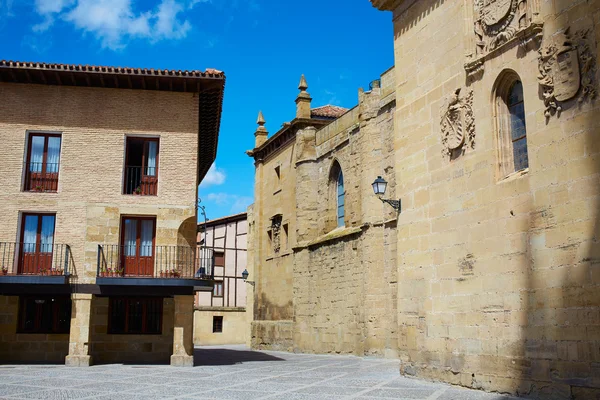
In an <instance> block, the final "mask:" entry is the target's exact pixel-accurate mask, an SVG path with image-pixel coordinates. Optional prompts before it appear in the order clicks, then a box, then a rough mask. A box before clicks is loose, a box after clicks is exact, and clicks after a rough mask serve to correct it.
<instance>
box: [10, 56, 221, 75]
mask: <svg viewBox="0 0 600 400" xmlns="http://www.w3.org/2000/svg"><path fill="white" fill-rule="evenodd" d="M0 67H9V68H23V69H37V70H52V71H74V72H100V73H105V74H107V73H108V74H119V75H147V76H172V77H207V76H211V77H222V76H224V74H223V71H219V70H217V69H212V68H208V69H207V70H206V71H205V72H202V71H199V70H192V71H187V70H185V71H181V70H169V69H154V68H130V67H110V66H102V65H80V64H51V63H42V62H27V61H11V60H0Z"/></svg>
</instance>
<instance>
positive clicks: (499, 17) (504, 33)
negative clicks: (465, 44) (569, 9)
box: [465, 0, 542, 76]
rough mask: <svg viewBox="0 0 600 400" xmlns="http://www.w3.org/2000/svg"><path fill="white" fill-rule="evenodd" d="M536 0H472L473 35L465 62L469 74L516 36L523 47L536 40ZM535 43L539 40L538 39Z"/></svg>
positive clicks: (539, 27) (480, 68)
mask: <svg viewBox="0 0 600 400" xmlns="http://www.w3.org/2000/svg"><path fill="white" fill-rule="evenodd" d="M538 2H539V0H475V1H474V22H473V24H474V25H473V34H474V37H475V49H474V54H473V55H471V56H470V57H471V60H470V61H468V62H467V63H466V64H465V69H466V70H467V74H468V75H469V76H473V75H476V74H478V73H482V72H483V69H484V62H485V60H486V59H487V58H489V57H491V56H493V53H494V52H495V50H497V49H499V48H501V47H502V46H503V45H504V44H506V43H509V42H511V41H513V39H515V38H516V37H518V38H519V39H520V40H519V44H520V45H521V46H524V47H525V46H526V45H527V44H528V43H529V42H530V41H531V39H532V38H533V39H540V38H541V34H542V24H541V22H537V20H536V19H535V18H533V17H534V16H537V11H536V10H537V3H538ZM538 44H539V41H538Z"/></svg>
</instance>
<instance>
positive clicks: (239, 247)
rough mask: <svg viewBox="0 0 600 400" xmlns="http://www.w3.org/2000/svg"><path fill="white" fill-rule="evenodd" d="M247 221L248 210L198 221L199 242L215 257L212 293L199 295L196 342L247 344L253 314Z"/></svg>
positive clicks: (195, 323) (201, 292)
mask: <svg viewBox="0 0 600 400" xmlns="http://www.w3.org/2000/svg"><path fill="white" fill-rule="evenodd" d="M247 233H248V222H247V219H246V213H240V214H235V215H229V216H226V217H222V218H217V219H213V220H210V221H207V222H206V223H201V224H198V245H199V246H201V247H202V248H205V249H207V250H208V251H209V252H210V253H211V254H212V255H213V257H214V274H213V275H214V279H215V280H214V287H213V291H212V292H206V291H200V292H198V293H197V294H196V302H195V311H194V344H196V345H219V344H240V343H246V341H247V338H248V334H249V327H250V321H251V314H250V313H246V295H247V292H248V286H249V285H248V284H247V283H245V282H244V280H243V278H242V272H243V271H244V270H245V269H246V268H247V266H248V264H247V256H248V242H247V236H248V235H247Z"/></svg>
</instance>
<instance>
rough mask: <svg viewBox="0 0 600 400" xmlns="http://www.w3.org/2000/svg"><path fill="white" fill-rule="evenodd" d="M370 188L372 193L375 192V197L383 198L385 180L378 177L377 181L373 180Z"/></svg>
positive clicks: (385, 186)
mask: <svg viewBox="0 0 600 400" xmlns="http://www.w3.org/2000/svg"><path fill="white" fill-rule="evenodd" d="M372 186H373V192H375V194H376V195H377V196H383V195H384V194H385V190H386V189H387V182H386V181H385V179H383V178H382V177H380V176H378V177H377V179H375V182H373V184H372Z"/></svg>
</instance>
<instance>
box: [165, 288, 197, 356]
mask: <svg viewBox="0 0 600 400" xmlns="http://www.w3.org/2000/svg"><path fill="white" fill-rule="evenodd" d="M174 297H175V318H174V322H173V355H172V356H171V365H172V366H174V367H193V366H194V338H193V333H194V332H193V329H194V296H193V295H186V296H174Z"/></svg>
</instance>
